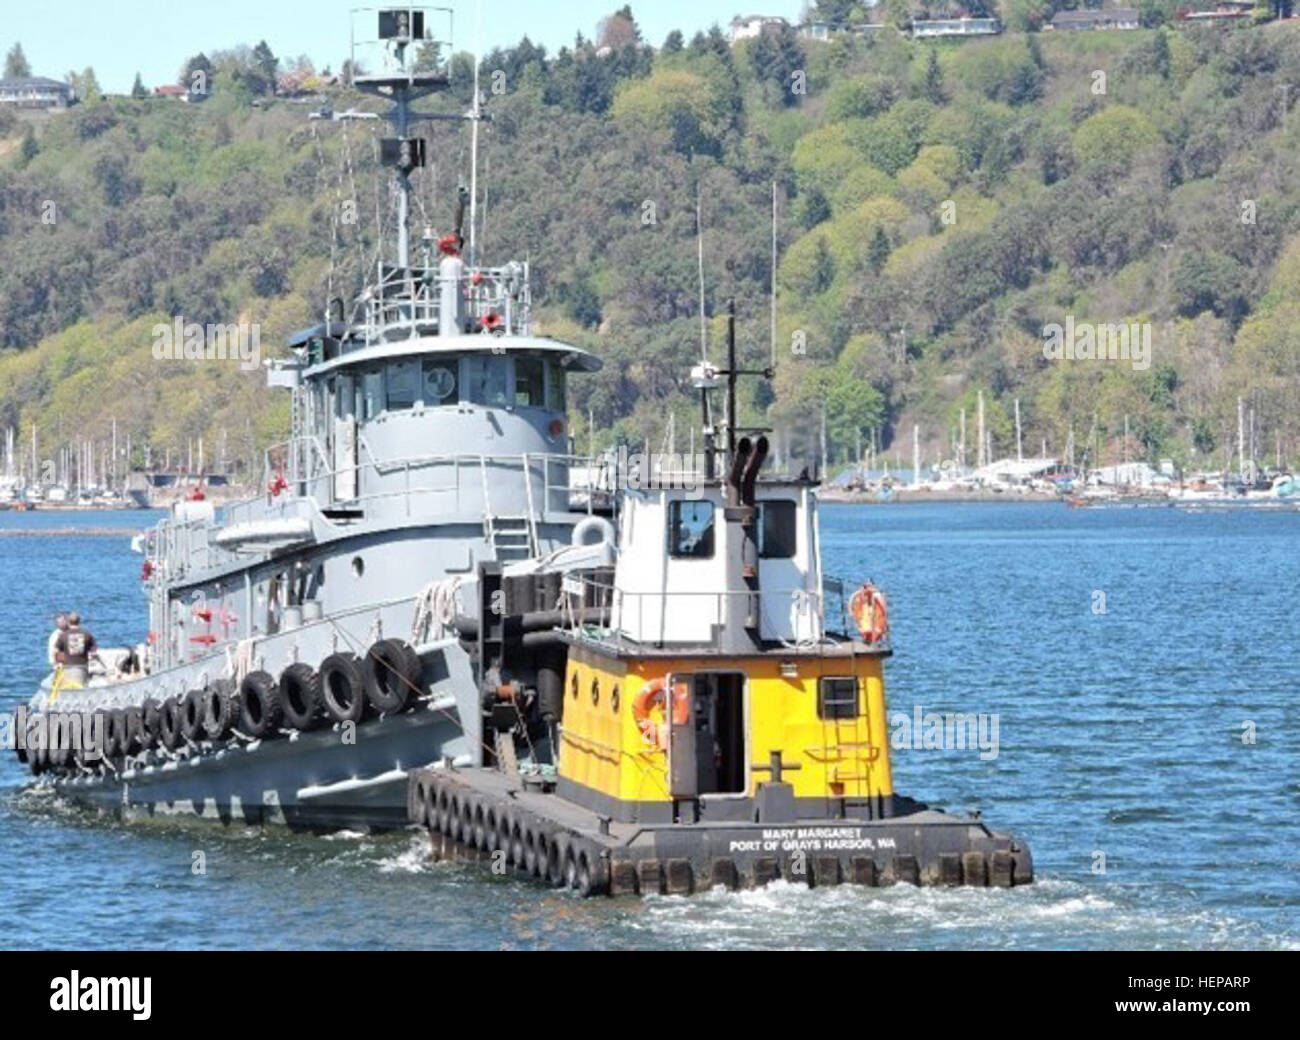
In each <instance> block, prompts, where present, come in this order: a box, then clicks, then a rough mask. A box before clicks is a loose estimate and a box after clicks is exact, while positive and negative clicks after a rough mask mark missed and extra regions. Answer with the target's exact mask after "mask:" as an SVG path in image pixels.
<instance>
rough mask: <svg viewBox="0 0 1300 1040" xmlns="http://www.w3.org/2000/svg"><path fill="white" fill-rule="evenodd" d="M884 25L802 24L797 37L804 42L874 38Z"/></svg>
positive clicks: (844, 23) (847, 23) (845, 23)
mask: <svg viewBox="0 0 1300 1040" xmlns="http://www.w3.org/2000/svg"><path fill="white" fill-rule="evenodd" d="M883 28H884V25H867V24H865V23H858V24H853V23H849V22H804V23H803V24H802V25H801V26H799V35H800V36H802V37H803V38H804V39H805V40H818V41H820V42H823V43H824V42H826V41H827V40H832V39H834V38H835V37H836V36H874V35H875V34H876V33H878V32H880V30H881V29H883Z"/></svg>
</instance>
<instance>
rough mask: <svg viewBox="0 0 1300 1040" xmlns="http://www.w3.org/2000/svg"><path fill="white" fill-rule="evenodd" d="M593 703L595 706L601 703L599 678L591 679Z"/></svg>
mask: <svg viewBox="0 0 1300 1040" xmlns="http://www.w3.org/2000/svg"><path fill="white" fill-rule="evenodd" d="M591 703H592V706H593V707H594V706H595V705H597V704H599V703H600V680H599V679H592V680H591Z"/></svg>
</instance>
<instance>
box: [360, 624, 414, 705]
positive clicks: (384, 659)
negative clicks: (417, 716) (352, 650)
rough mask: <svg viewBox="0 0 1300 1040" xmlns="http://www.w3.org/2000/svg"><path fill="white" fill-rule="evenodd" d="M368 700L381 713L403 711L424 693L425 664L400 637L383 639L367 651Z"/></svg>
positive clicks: (365, 665) (366, 681)
mask: <svg viewBox="0 0 1300 1040" xmlns="http://www.w3.org/2000/svg"><path fill="white" fill-rule="evenodd" d="M363 667H364V669H365V683H366V699H367V700H368V701H369V702H370V706H371V707H372V708H374V709H375V711H376V712H378V713H380V714H381V715H396V714H397V713H398V712H401V711H403V710H404V709H405V708H406V706H407V705H408V704H410V703H411V700H412V699H413V698H414V697H415V696H416V695H417V694H418V693H419V692H420V680H421V679H422V678H423V675H424V665H423V664H421V662H420V656H419V654H417V653H416V652H415V651H414V650H412V649H411V647H410V646H409V645H407V644H406V643H405V642H403V641H402V640H400V639H381V640H380V641H379V642H378V643H376V644H375V645H374V646H372V647H371V648H370V649H369V651H367V653H366V659H365V662H364V665H363Z"/></svg>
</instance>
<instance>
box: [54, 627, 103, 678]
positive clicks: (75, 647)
mask: <svg viewBox="0 0 1300 1040" xmlns="http://www.w3.org/2000/svg"><path fill="white" fill-rule="evenodd" d="M54 646H55V650H56V652H57V655H58V660H59V664H61V665H63V681H64V683H65V684H66V685H68V686H85V685H86V682H87V681H88V680H89V678H90V670H89V666H90V659H91V658H92V657H98V656H99V655H98V653H97V652H96V651H97V650H98V649H99V648H98V646H97V645H96V644H95V637H94V636H93V635H91V634H90V633H89V632H87V631H86V630H85V629H84V628H82V627H81V615H80V614H77V613H75V612H74V613H71V614H69V615H68V628H67V630H66V631H65V632H62V633H60V635H59V638H58V639H57V640H55V643H54Z"/></svg>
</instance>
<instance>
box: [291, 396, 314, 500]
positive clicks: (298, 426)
mask: <svg viewBox="0 0 1300 1040" xmlns="http://www.w3.org/2000/svg"><path fill="white" fill-rule="evenodd" d="M305 403H306V393H305V392H304V391H303V389H302V388H301V387H297V386H296V387H294V388H293V390H292V391H291V392H290V394H289V472H290V476H291V478H292V479H293V480H294V481H295V487H294V489H293V491H294V494H295V495H306V494H307V488H306V485H305V481H306V480H307V477H308V475H309V470H310V468H311V467H310V465H309V464H308V460H307V459H305V458H303V447H304V445H305V443H306V442H305V440H304V437H303V435H304V434H305V433H306V432H307V430H306V427H307V417H306V416H305V415H304V414H303V411H304V406H305Z"/></svg>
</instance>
